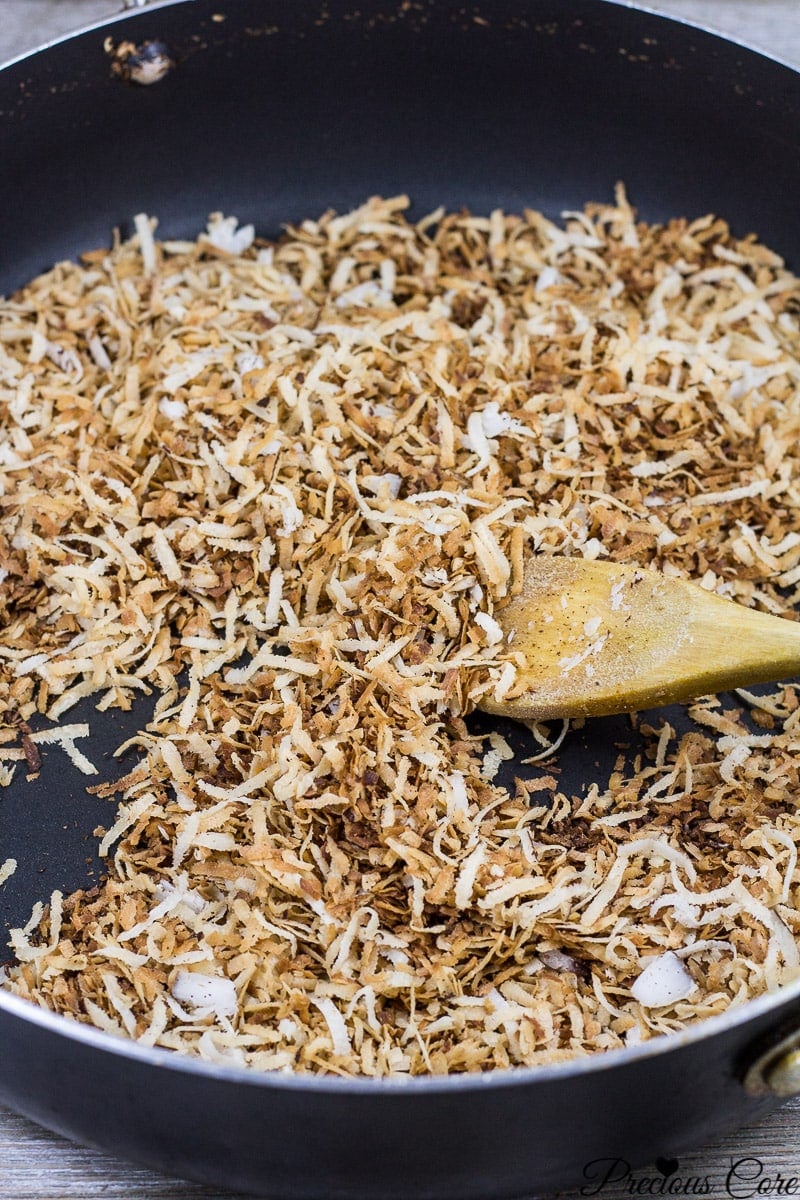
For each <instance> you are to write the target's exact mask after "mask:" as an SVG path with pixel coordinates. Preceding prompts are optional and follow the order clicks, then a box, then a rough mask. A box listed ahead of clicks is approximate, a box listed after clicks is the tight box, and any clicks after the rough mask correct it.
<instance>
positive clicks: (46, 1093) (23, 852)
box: [0, 0, 800, 1198]
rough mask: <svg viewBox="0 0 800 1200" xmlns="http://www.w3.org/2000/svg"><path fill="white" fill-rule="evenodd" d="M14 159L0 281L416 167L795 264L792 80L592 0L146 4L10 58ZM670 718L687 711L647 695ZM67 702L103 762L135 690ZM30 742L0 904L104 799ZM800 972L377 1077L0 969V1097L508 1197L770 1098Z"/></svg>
mask: <svg viewBox="0 0 800 1200" xmlns="http://www.w3.org/2000/svg"><path fill="white" fill-rule="evenodd" d="M107 37H111V38H112V40H113V42H114V43H117V44H118V43H119V42H121V41H122V40H123V39H128V40H130V41H131V42H133V43H134V44H136V45H142V44H143V43H145V42H159V43H163V45H164V47H165V48H166V50H167V52H168V53H169V55H170V57H171V58H172V60H173V61H174V66H173V67H172V68H171V69H170V70H168V71H167V73H166V74H165V76H164V77H163V79H161V80H160V82H158V83H155V84H153V85H151V86H140V85H136V84H135V83H132V82H130V81H126V79H125V78H124V77H122V76H121V75H120V74H119V73H114V72H112V69H111V67H112V60H111V59H110V57H109V55H108V53H107V50H106V49H105V48H104V41H105V39H106V38H107ZM0 163H2V170H1V171H0V229H2V230H3V231H4V233H3V238H2V242H0V291H5V292H11V291H13V289H14V288H16V287H18V286H20V285H21V284H23V283H24V282H25V281H26V280H27V279H29V278H31V277H32V276H34V275H35V274H37V273H38V272H39V271H41V270H43V269H45V268H46V267H48V266H49V265H51V264H52V263H53V262H54V261H56V260H58V259H60V258H63V257H68V256H74V255H75V254H77V253H78V252H80V251H81V250H84V249H86V248H89V247H94V246H97V245H102V244H106V243H107V242H108V240H109V235H110V230H111V229H112V228H113V227H114V226H117V227H119V228H120V229H121V231H122V233H123V235H127V234H128V233H130V232H131V216H132V214H133V213H136V212H140V211H146V212H149V213H152V214H154V215H157V216H158V218H159V222H160V224H159V234H160V235H163V236H187V235H189V236H193V235H195V234H196V232H197V231H198V230H199V229H200V228H201V227H202V226H203V224H204V222H205V219H206V216H207V214H208V213H209V212H211V211H214V210H221V211H223V212H225V213H233V214H236V216H237V217H238V218H239V219H240V220H241V221H243V222H249V221H252V222H253V223H254V224H255V225H256V227H257V229H258V231H259V232H260V233H262V234H266V235H270V234H274V233H277V232H278V230H279V229H280V227H281V225H282V224H283V223H285V222H287V221H292V220H297V219H301V218H303V217H305V216H308V215H316V214H318V213H319V212H321V211H323V210H324V209H326V208H328V207H334V208H336V209H339V210H340V211H342V210H345V209H347V208H348V207H351V206H353V205H355V204H357V203H359V202H360V201H362V200H363V199H364V198H365V197H367V196H368V195H371V194H376V193H379V194H384V195H390V194H396V193H398V192H407V193H409V194H410V196H411V197H412V200H413V204H414V211H415V212H417V213H422V212H425V211H429V210H431V209H433V208H435V207H437V206H438V205H440V204H444V205H446V206H448V207H451V208H452V207H455V208H457V207H460V206H462V205H464V206H468V207H469V208H471V209H472V210H473V211H477V212H484V213H485V212H488V211H489V210H490V209H493V208H496V207H504V208H506V209H508V210H520V209H521V208H522V207H524V206H531V207H537V208H541V209H543V210H544V212H545V213H546V214H548V215H550V216H552V217H558V215H559V214H560V212H561V211H562V210H564V209H571V208H576V207H580V206H581V205H582V204H583V203H584V202H585V201H586V200H589V199H597V200H607V199H609V198H610V196H611V194H612V190H613V186H614V184H615V182H616V181H617V180H620V179H621V180H624V181H625V183H626V186H627V189H628V192H629V195H630V197H631V199H632V201H633V202H634V204H635V205H636V207H637V209H638V211H639V213H640V215H641V216H642V217H643V218H645V219H647V220H651V221H652V220H661V219H665V218H668V217H670V216H675V215H686V216H690V217H691V216H698V215H702V214H704V213H706V212H709V211H716V212H719V213H721V214H723V215H724V216H725V217H726V218H727V219H728V220H729V221H730V222H731V224H732V226H733V228H734V231H735V232H736V233H739V234H745V233H747V232H750V231H755V232H757V233H758V235H759V237H760V238H761V239H762V240H764V241H765V242H766V243H768V244H769V245H771V246H773V247H774V248H775V249H777V250H778V251H779V252H781V253H782V254H783V255H784V256H785V257H786V259H787V260H788V262H789V264H790V265H792V266H794V267H795V268H797V267H800V222H798V221H797V216H796V213H797V199H796V198H797V196H798V194H800V83H799V82H798V76H797V75H796V74H795V73H794V72H793V71H791V70H790V69H789V68H787V67H784V66H781V65H780V64H777V63H775V62H772V61H770V60H768V59H765V58H763V57H761V56H759V55H757V54H755V53H753V52H751V51H748V50H745V49H743V48H741V47H738V46H735V45H732V44H730V43H726V42H724V41H722V40H720V39H718V38H715V37H713V36H711V35H709V34H706V33H703V32H700V31H697V30H694V29H692V28H688V27H685V26H682V25H680V24H678V23H675V22H671V21H668V20H665V19H663V18H659V17H656V16H653V15H652V14H648V13H645V12H640V11H637V10H632V9H628V8H625V7H622V6H618V5H615V4H611V3H606V2H605V0H528V3H522V2H520V0H516V2H513V3H512V2H511V0H492V2H491V3H488V0H487V3H484V4H481V3H478V4H473V3H470V4H467V5H464V4H461V3H451V2H450V0H436V2H435V3H434V2H432V0H402V2H400V3H397V2H392V3H390V2H389V0H377V2H374V0H368V2H364V3H355V2H353V3H346V2H345V0H329V2H327V3H325V2H324V0H318V2H314V3H298V2H297V0H282V2H278V0H228V2H227V3H219V2H214V0H184V2H181V3H174V4H167V5H163V6H159V7H157V8H153V9H148V10H146V11H144V12H142V13H138V14H135V15H132V16H128V17H125V18H123V19H120V20H118V21H116V22H113V23H110V24H109V25H107V26H104V27H101V28H97V29H94V30H90V31H88V32H86V33H84V34H82V35H79V36H77V37H75V38H72V39H68V40H67V41H65V42H63V43H60V44H58V45H55V46H53V47H51V48H49V49H47V50H46V51H43V52H41V53H39V54H36V55H33V56H31V57H29V58H26V59H23V60H21V61H19V62H18V63H16V64H14V65H12V66H10V67H9V68H7V69H6V70H5V71H3V72H2V74H0ZM664 716H668V717H669V719H670V720H671V722H672V723H673V724H677V723H679V722H680V721H681V720H682V719H683V718H682V716H681V714H679V713H673V712H669V713H661V714H653V715H652V716H651V720H652V721H653V722H657V721H658V720H660V719H662V718H663V717H664ZM70 719H71V720H84V719H90V720H91V725H92V739H91V756H92V758H93V759H94V761H96V762H98V765H100V764H102V766H101V771H102V772H103V773H104V775H108V776H112V775H114V774H116V773H118V772H119V771H120V770H121V769H122V768H121V767H120V765H119V764H115V763H114V762H112V759H111V755H112V754H113V751H114V750H115V748H116V747H117V746H118V745H119V744H120V743H121V742H122V741H124V740H125V738H126V737H127V736H128V735H129V734H130V733H131V732H133V731H134V730H135V729H137V728H139V727H140V726H141V725H142V724H143V723H144V722H146V720H147V710H146V709H144V710H143V709H141V708H139V709H135V710H134V711H133V712H132V713H130V714H124V713H106V714H97V713H95V712H94V711H93V709H92V707H91V704H90V703H87V704H85V705H84V706H83V709H81V708H76V709H75V710H73V712H72V713H71V714H70ZM475 727H476V728H482V729H486V728H489V721H488V718H480V719H478V720H477V721H476V726H475ZM493 727H497V726H496V725H495V726H493ZM499 727H500V728H501V729H502V731H503V732H504V733H505V734H506V736H508V738H509V740H510V741H511V742H512V744H514V745H516V746H517V747H519V748H521V747H522V746H523V744H525V743H524V739H525V737H526V734H525V732H524V731H523V730H521V729H519V728H515V727H513V726H511V725H510V724H507V723H499ZM637 737H638V735H637V733H636V731H635V729H634V728H633V726H632V725H631V722H630V721H629V720H628V719H627V718H609V719H607V720H602V721H593V722H591V723H588V724H587V725H586V726H585V728H584V729H583V730H582V731H579V732H578V733H577V735H576V736H574V737H573V738H572V739H571V740H570V742H569V743H568V746H567V748H566V750H565V752H564V753H563V754H562V756H561V766H562V768H563V773H562V777H561V787H562V788H564V789H565V790H567V789H569V790H573V791H580V790H581V789H582V788H585V787H586V786H588V784H589V783H590V782H591V781H592V780H598V781H600V782H601V783H602V782H604V781H605V780H606V779H607V778H608V774H609V772H610V770H611V769H612V766H613V763H614V761H615V759H616V757H617V755H618V754H619V753H620V752H624V753H627V754H630V755H633V754H635V752H636V749H637V745H638V743H637ZM526 749H527V746H526ZM43 758H44V763H43V769H42V772H41V775H40V778H39V779H38V780H37V781H34V782H30V783H26V782H24V781H23V780H20V782H19V783H15V785H14V786H13V787H12V788H11V789H8V790H7V794H6V795H4V796H3V799H2V804H0V848H1V849H2V856H3V857H6V856H9V857H11V856H13V857H15V858H16V859H17V860H18V863H19V866H18V869H17V872H16V874H15V875H14V876H13V877H12V878H11V880H9V881H8V883H7V884H6V885H5V887H4V888H3V889H2V891H0V921H2V922H3V924H4V925H5V926H6V927H8V926H13V925H17V924H20V923H24V921H25V920H27V918H28V915H29V913H30V908H31V905H32V903H33V902H34V900H36V899H46V898H47V897H48V896H49V894H50V892H51V891H52V890H53V889H54V888H60V889H62V890H70V889H72V888H75V887H77V886H83V885H85V884H86V883H87V882H91V881H92V880H93V879H94V878H96V877H97V873H98V872H99V871H100V870H101V864H100V862H99V860H98V859H97V857H96V852H95V846H96V841H95V839H94V837H93V834H92V831H93V830H94V828H95V827H96V826H97V825H98V824H104V823H105V824H108V818H109V808H108V802H107V801H102V800H98V799H96V798H92V797H90V796H88V795H87V794H86V792H85V783H86V780H85V779H84V778H83V777H82V776H80V775H78V774H77V773H75V772H71V770H70V769H69V768H66V769H65V767H64V760H63V757H60V752H59V751H58V750H57V749H52V750H50V751H49V752H48V751H47V749H46V748H45V753H44V755H43ZM127 765H130V763H129V762H128V763H124V764H123V766H127ZM799 997H800V988H795V987H793V988H787V989H785V990H784V991H783V992H782V993H780V994H779V995H777V996H775V997H767V998H764V999H761V1000H758V1001H755V1002H753V1003H751V1004H750V1005H747V1006H745V1007H744V1009H742V1010H741V1011H739V1012H737V1011H732V1012H730V1013H728V1014H726V1015H725V1016H724V1017H722V1018H716V1019H714V1020H713V1021H709V1022H707V1023H705V1024H704V1025H703V1026H702V1027H697V1028H695V1029H692V1030H691V1031H689V1032H688V1033H686V1034H683V1035H680V1036H676V1037H674V1038H670V1039H668V1040H663V1041H659V1042H657V1043H652V1044H649V1045H646V1046H643V1047H634V1048H632V1049H631V1050H626V1051H624V1052H614V1053H612V1054H607V1055H605V1056H602V1057H598V1058H596V1059H592V1060H591V1061H585V1062H581V1063H574V1064H562V1065H560V1066H557V1067H553V1068H547V1069H542V1070H520V1071H515V1072H514V1073H503V1074H496V1075H489V1076H484V1077H480V1078H476V1077H461V1078H458V1079H446V1080H442V1079H438V1080H432V1079H423V1080H410V1081H388V1082H384V1083H375V1082H374V1081H369V1080H365V1081H352V1080H333V1079H309V1078H292V1077H288V1076H280V1077H265V1076H255V1075H253V1074H250V1075H248V1074H246V1073H244V1072H242V1071H237V1070H233V1069H227V1068H220V1067H214V1066H208V1065H205V1064H200V1063H197V1062H189V1061H185V1060H183V1059H179V1058H176V1057H175V1056H171V1055H169V1054H167V1053H166V1052H161V1051H155V1050H145V1049H142V1048H141V1047H138V1046H136V1045H133V1044H128V1043H122V1042H117V1041H114V1040H112V1039H111V1038H109V1037H108V1036H106V1035H103V1034H101V1033H98V1032H97V1031H95V1030H90V1029H86V1028H84V1027H78V1026H75V1025H73V1024H71V1023H68V1022H66V1021H65V1020H64V1019H61V1018H56V1017H54V1016H53V1015H52V1014H49V1013H44V1012H40V1011H38V1010H34V1011H31V1010H30V1009H29V1007H28V1006H27V1005H24V1004H22V1003H21V1002H19V1001H17V1000H15V999H14V998H13V997H9V996H7V995H4V994H2V993H0V1037H1V1038H2V1045H3V1054H2V1056H0V1099H2V1100H3V1101H4V1102H6V1103H8V1104H10V1105H12V1106H14V1107H16V1108H18V1109H19V1110H20V1111H22V1112H25V1113H27V1114H28V1115H30V1116H32V1117H34V1119H36V1120H39V1121H41V1122H42V1123H44V1124H47V1125H49V1126H50V1127H51V1128H54V1129H57V1130H59V1131H61V1132H63V1133H66V1134H67V1135H69V1136H72V1137H76V1138H78V1139H80V1140H83V1141H87V1142H91V1143H93V1144H96V1145H100V1146H103V1147H104V1148H107V1149H111V1150H114V1151H115V1152H117V1153H119V1154H122V1155H128V1156H130V1157H134V1158H138V1159H141V1160H142V1161H145V1162H148V1163H150V1164H151V1165H153V1166H155V1167H157V1168H159V1169H161V1170H165V1171H169V1172H172V1173H177V1174H185V1175H187V1176H190V1177H193V1178H197V1179H201V1180H205V1181H207V1182H210V1183H216V1184H218V1185H219V1186H227V1187H230V1188H239V1189H244V1190H251V1191H254V1192H259V1193H262V1194H267V1195H272V1196H276V1197H277V1196H297V1197H301V1196H302V1197H315V1196H330V1197H335V1196H341V1197H353V1198H355V1197H359V1198H362V1197H370V1196H376V1197H377V1196H383V1197H389V1196H396V1197H425V1196H431V1197H434V1196H435V1197H439V1198H443V1197H447V1196H453V1197H456V1196H458V1197H467V1196H476V1197H489V1196H503V1195H518V1194H521V1193H523V1192H526V1191H527V1192H530V1191H532V1190H534V1189H535V1190H538V1191H543V1190H552V1189H555V1188H557V1187H566V1186H570V1185H573V1184H575V1183H577V1182H578V1181H579V1180H580V1173H581V1170H582V1169H583V1166H584V1165H585V1164H586V1163H587V1162H589V1161H591V1160H592V1159H593V1158H599V1157H613V1156H622V1157H625V1158H626V1159H628V1160H629V1161H631V1162H632V1163H637V1162H643V1161H646V1160H648V1159H649V1158H652V1157H653V1155H654V1154H656V1153H662V1154H665V1153H673V1154H678V1153H681V1152H682V1151H684V1150H685V1149H686V1148H687V1147H688V1146H690V1145H692V1144H697V1143H700V1142H702V1141H705V1140H707V1139H709V1138H711V1137H712V1136H715V1135H716V1134H717V1133H719V1132H721V1131H722V1130H724V1129H725V1128H728V1127H730V1126H732V1125H735V1124H737V1123H741V1122H743V1121H746V1120H752V1119H754V1118H755V1117H757V1116H758V1115H759V1114H760V1113H762V1112H765V1111H767V1109H768V1108H769V1107H770V1106H771V1105H773V1104H774V1103H775V1102H776V1100H775V1097H774V1096H773V1095H771V1094H770V1093H769V1092H768V1091H766V1090H764V1089H763V1088H762V1089H761V1090H760V1091H759V1090H758V1087H756V1089H755V1091H756V1093H757V1094H754V1091H753V1087H752V1086H751V1087H750V1089H749V1090H748V1089H747V1088H745V1086H744V1085H743V1082H742V1080H743V1078H744V1076H745V1075H746V1073H747V1070H748V1067H749V1066H750V1065H751V1063H752V1061H753V1060H754V1058H755V1057H757V1055H758V1054H759V1053H760V1052H761V1051H762V1050H763V1049H764V1048H765V1047H766V1046H768V1045H769V1044H771V1042H772V1041H773V1040H776V1039H778V1038H780V1037H783V1036H786V1035H790V1034H791V1033H792V1032H793V1030H794V1027H795V1022H797V1023H798V1024H800V998H799Z"/></svg>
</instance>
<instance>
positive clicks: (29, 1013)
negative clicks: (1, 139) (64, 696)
mask: <svg viewBox="0 0 800 1200" xmlns="http://www.w3.org/2000/svg"><path fill="white" fill-rule="evenodd" d="M194 2H195V0H157V2H156V3H152V4H149V5H148V6H147V7H146V8H139V9H133V10H131V9H123V10H121V11H120V12H119V13H116V14H113V15H110V16H106V17H103V18H101V19H99V20H97V21H91V22H89V23H88V24H86V25H83V26H80V27H79V28H77V29H74V30H71V31H69V32H68V33H65V34H63V35H61V36H59V37H56V38H52V39H49V40H48V41H46V42H44V43H42V44H41V45H38V46H35V47H33V48H32V49H30V50H26V51H24V52H23V53H21V54H18V55H15V56H14V57H12V58H10V59H8V60H4V61H0V73H3V72H5V71H6V70H7V69H9V68H12V67H14V66H17V65H19V64H21V63H23V62H25V61H27V60H29V59H33V58H38V57H39V56H40V55H42V54H45V53H47V52H48V51H49V50H51V49H54V48H55V47H57V46H59V45H61V44H63V43H66V42H70V41H72V40H74V39H77V38H80V37H82V36H85V35H86V34H90V33H94V32H100V31H103V30H110V29H113V28H114V27H116V26H117V25H120V24H123V23H127V22H128V21H132V20H136V19H137V18H146V17H147V16H148V15H149V14H151V13H153V12H158V11H160V10H162V9H169V8H173V7H177V6H178V5H188V4H190V3H194ZM594 3H596V4H605V5H608V6H610V7H614V8H619V9H626V10H628V11H630V12H634V13H636V12H639V13H644V14H646V15H648V16H650V17H654V18H656V19H657V20H658V21H660V22H665V23H667V24H670V25H673V26H680V27H683V28H684V29H689V30H693V31H696V32H698V33H700V34H703V35H704V36H706V37H708V38H711V39H713V40H715V41H718V42H721V43H726V44H728V45H731V46H734V47H736V48H738V49H740V50H742V51H743V52H744V53H746V54H747V55H749V56H755V57H756V58H760V59H763V60H766V61H768V62H771V63H773V64H775V65H776V66H779V67H782V68H785V69H786V70H788V71H790V72H791V73H792V74H793V75H795V76H796V77H798V78H800V70H798V68H797V67H796V66H795V65H794V64H792V63H789V62H787V61H786V60H785V59H782V58H781V57H780V56H779V55H776V54H774V53H772V52H771V51H769V50H766V49H764V48H763V47H755V46H752V45H749V44H748V43H747V42H744V41H742V40H740V39H738V38H736V37H732V36H729V35H728V34H727V33H724V32H723V31H721V30H718V29H715V28H713V27H710V26H708V25H706V24H704V23H702V22H699V21H693V20H688V19H687V18H685V17H682V16H678V15H675V14H667V13H664V12H660V11H658V10H656V9H653V8H651V7H650V6H649V5H647V4H640V3H638V2H635V0H594ZM793 1000H794V1001H800V978H797V979H795V980H794V981H793V982H792V983H790V984H787V985H785V986H782V987H780V988H779V989H777V990H776V991H774V992H769V993H767V994H765V995H762V996H758V997H755V998H754V999H752V1000H747V1001H745V1002H744V1003H742V1004H736V1005H733V1006H731V1007H729V1008H728V1009H726V1011H725V1012H723V1013H720V1014H718V1015H717V1016H713V1017H707V1018H704V1019H702V1020H698V1021H696V1022H694V1023H693V1024H691V1025H689V1026H688V1027H687V1028H685V1029H682V1030H680V1031H676V1032H673V1033H668V1034H662V1035H659V1036H657V1037H654V1038H652V1039H650V1040H648V1041H646V1042H641V1043H639V1044H637V1045H633V1046H624V1047H620V1048H618V1049H614V1050H605V1051H599V1052H597V1053H595V1054H591V1055H588V1056H585V1057H580V1058H568V1059H564V1060H562V1061H560V1062H557V1063H551V1064H546V1065H542V1066H531V1067H511V1068H497V1069H494V1070H491V1071H486V1072H481V1073H469V1074H459V1075H445V1076H432V1075H419V1076H413V1077H404V1076H384V1077H378V1078H374V1077H366V1076H347V1077H341V1076H333V1075H318V1074H310V1073H305V1074H301V1073H295V1072H288V1073H284V1072H278V1071H259V1070H257V1069H254V1068H252V1067H242V1066H235V1065H223V1064H219V1063H213V1062H209V1061H207V1060H204V1059H200V1058H194V1057H191V1056H190V1055H186V1054H183V1053H182V1052H180V1051H174V1050H168V1049H165V1048H163V1047H158V1046H143V1045H142V1044H141V1043H140V1042H137V1041H135V1040H134V1039H128V1038H124V1037H116V1036H114V1035H112V1034H110V1033H107V1032H105V1031H104V1030H101V1029H97V1028H96V1027H94V1026H91V1025H85V1024H82V1023H80V1022H78V1021H76V1020H73V1019H72V1018H69V1017H66V1016H64V1015H61V1014H59V1013H54V1012H52V1011H50V1010H49V1009H45V1008H40V1007H39V1006H37V1005H36V1004H35V1003H33V1002H31V1001H28V1000H24V999H22V998H21V997H19V996H15V995H14V994H13V993H11V992H9V991H7V990H5V988H4V986H3V984H2V981H0V1013H5V1014H6V1015H7V1016H8V1017H10V1018H11V1019H13V1020H18V1021H23V1022H25V1023H28V1024H31V1025H35V1026H39V1027H40V1028H41V1029H43V1030H44V1031H45V1032H49V1033H52V1034H54V1035H55V1036H57V1037H59V1038H66V1039H67V1040H71V1041H73V1042H78V1043H81V1044H83V1045H84V1046H86V1047H87V1048H92V1049H94V1050H96V1051H98V1052H101V1053H108V1054H110V1055H112V1056H114V1057H116V1058H124V1059H129V1060H134V1061H136V1062H137V1063H139V1064H140V1065H142V1066H149V1067H153V1068H156V1069H160V1070H171V1071H178V1072H183V1073H186V1074H189V1075H196V1076H202V1077H205V1078H207V1079H208V1080H214V1081H217V1082H225V1083H230V1084H236V1085H242V1084H244V1085H247V1086H250V1087H257V1088H268V1089H277V1090H285V1091H300V1092H304V1091H308V1092H314V1093H326V1092H330V1093H332V1094H343V1093H344V1094H355V1095H359V1094H364V1095H368V1096H370V1097H374V1096H376V1095H378V1096H381V1095H386V1096H388V1095H398V1094H401V1093H402V1094H412V1095H413V1094H420V1093H425V1094H437V1093H445V1094H446V1093H449V1092H453V1091H464V1090H467V1091H474V1090H483V1089H486V1088H492V1089H494V1088H502V1089H505V1088H516V1087H525V1086H530V1085H534V1084H536V1083H546V1082H551V1081H557V1080H559V1079H562V1078H564V1077H570V1076H583V1075H587V1074H590V1073H594V1072H597V1071H606V1070H613V1069H614V1068H615V1067H618V1066H624V1065H628V1064H633V1063H635V1062H638V1061H642V1060H647V1059H651V1058H656V1057H660V1056H661V1055H663V1054H668V1053H671V1052H672V1051H673V1050H676V1049H678V1048H680V1047H686V1046H691V1045H693V1044H695V1043H697V1042H701V1041H704V1040H705V1039H706V1038H713V1037H716V1036H717V1035H722V1034H724V1033H726V1032H728V1031H730V1030H732V1029H735V1028H737V1027H738V1026H744V1025H747V1024H748V1023H750V1022H755V1021H756V1020H757V1019H758V1018H759V1017H761V1016H763V1015H765V1014H768V1013H769V1012H771V1011H772V1010H773V1009H783V1008H784V1007H785V1006H790V1005H791V1003H792V1001H793ZM799 1007H800V1006H799Z"/></svg>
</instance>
